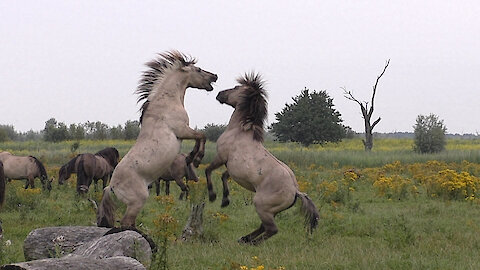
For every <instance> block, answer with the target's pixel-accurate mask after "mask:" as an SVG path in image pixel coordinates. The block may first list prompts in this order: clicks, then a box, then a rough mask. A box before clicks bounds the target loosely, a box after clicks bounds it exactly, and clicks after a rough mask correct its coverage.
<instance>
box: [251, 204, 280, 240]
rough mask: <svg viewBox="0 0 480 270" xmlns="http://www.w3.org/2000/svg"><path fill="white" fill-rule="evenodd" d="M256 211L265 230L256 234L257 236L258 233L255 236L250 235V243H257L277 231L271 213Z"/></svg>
mask: <svg viewBox="0 0 480 270" xmlns="http://www.w3.org/2000/svg"><path fill="white" fill-rule="evenodd" d="M257 213H258V216H259V217H260V219H261V220H262V227H263V228H265V232H264V233H263V234H262V235H260V234H257V236H258V235H260V236H258V237H257V238H255V237H252V238H251V241H250V244H252V245H258V244H260V243H262V242H263V241H265V240H267V239H268V238H270V237H272V236H274V235H275V234H277V232H278V228H277V225H275V220H274V215H273V214H272V213H269V212H260V211H258V210H257Z"/></svg>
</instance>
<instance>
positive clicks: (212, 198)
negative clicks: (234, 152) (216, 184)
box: [205, 156, 225, 202]
mask: <svg viewBox="0 0 480 270" xmlns="http://www.w3.org/2000/svg"><path fill="white" fill-rule="evenodd" d="M223 164H225V162H224V161H223V160H221V159H220V157H218V156H216V157H215V159H214V160H213V161H212V163H210V165H208V167H207V168H206V169H205V176H206V177H207V189H208V199H209V200H210V201H211V202H213V201H215V199H217V194H215V191H213V184H212V171H213V170H215V169H217V168H219V167H220V166H222V165H223Z"/></svg>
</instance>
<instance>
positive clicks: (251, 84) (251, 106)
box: [237, 72, 267, 142]
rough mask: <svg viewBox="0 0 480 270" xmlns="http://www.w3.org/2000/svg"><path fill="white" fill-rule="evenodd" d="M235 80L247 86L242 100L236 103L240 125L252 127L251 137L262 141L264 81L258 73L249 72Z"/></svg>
mask: <svg viewBox="0 0 480 270" xmlns="http://www.w3.org/2000/svg"><path fill="white" fill-rule="evenodd" d="M237 82H238V83H239V84H241V85H242V86H247V87H248V88H247V90H245V93H244V95H243V99H242V101H241V102H240V103H239V104H238V105H237V108H238V110H239V112H240V114H241V118H242V126H243V127H244V128H245V129H247V130H250V129H253V139H254V140H256V141H260V142H263V135H264V129H263V126H264V124H265V118H266V117H267V93H266V91H265V89H264V84H265V81H264V80H263V79H262V76H261V75H260V74H258V73H257V74H255V73H253V72H251V73H246V74H245V75H244V76H243V77H240V78H238V79H237Z"/></svg>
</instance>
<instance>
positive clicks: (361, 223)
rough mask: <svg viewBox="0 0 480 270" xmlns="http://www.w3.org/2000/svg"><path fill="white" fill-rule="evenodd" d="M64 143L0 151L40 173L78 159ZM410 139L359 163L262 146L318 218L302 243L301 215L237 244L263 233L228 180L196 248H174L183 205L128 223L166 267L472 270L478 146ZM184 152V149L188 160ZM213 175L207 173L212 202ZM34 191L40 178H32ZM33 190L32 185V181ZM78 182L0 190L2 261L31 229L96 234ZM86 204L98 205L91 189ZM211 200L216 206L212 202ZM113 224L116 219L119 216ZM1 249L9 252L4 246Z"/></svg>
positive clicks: (85, 145)
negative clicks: (161, 251) (417, 145)
mask: <svg viewBox="0 0 480 270" xmlns="http://www.w3.org/2000/svg"><path fill="white" fill-rule="evenodd" d="M72 144H73V142H64V143H58V144H53V143H45V142H25V143H15V142H9V143H0V150H6V151H11V152H13V153H15V154H21V155H34V156H36V157H37V158H39V159H40V160H41V161H42V162H44V164H45V166H46V167H47V171H48V173H49V175H55V176H56V175H57V174H58V169H59V167H60V166H61V165H62V164H63V163H65V162H66V161H68V159H69V158H71V157H72V156H74V155H75V153H72V151H71V145H72ZM132 144H133V142H131V141H127V142H125V141H102V142H92V141H81V142H80V147H79V149H77V151H76V152H78V153H81V152H96V151H98V150H100V149H102V148H103V147H106V146H114V147H117V149H118V150H119V152H120V154H121V155H122V156H123V155H124V154H125V153H126V152H127V151H128V149H129V148H130V147H131V145H132ZM412 144H413V141H412V140H408V139H401V140H393V139H381V140H376V141H375V145H374V151H373V152H372V153H365V152H364V151H363V145H362V143H361V141H360V140H358V139H353V140H346V141H344V142H342V143H339V144H328V145H325V146H324V147H320V146H312V147H309V148H304V147H301V146H299V145H297V144H280V143H276V142H267V143H266V145H267V148H268V149H269V150H270V151H271V152H272V153H273V154H274V155H276V156H277V157H278V158H280V159H281V160H283V161H284V162H286V163H287V164H288V165H289V166H290V167H291V168H292V169H293V170H294V172H295V174H296V176H297V179H298V181H299V186H300V189H301V190H302V191H304V192H307V193H308V194H309V196H310V197H311V198H312V199H313V201H314V202H315V204H316V205H317V207H318V209H319V211H320V216H321V219H320V222H319V227H318V229H317V230H316V231H315V232H314V234H313V235H308V234H307V233H306V230H305V229H304V227H303V218H302V216H301V214H300V211H299V206H298V205H296V206H295V207H293V208H291V209H289V210H287V211H285V212H282V213H280V214H279V215H277V217H276V221H277V225H278V227H279V233H278V234H277V235H276V236H274V237H272V238H271V239H269V240H268V241H267V242H265V243H264V244H262V245H260V246H245V245H240V244H238V243H237V242H236V240H237V239H238V238H239V237H241V236H243V235H245V234H247V233H249V232H251V231H252V230H254V229H256V228H257V226H258V225H259V224H260V220H259V219H258V217H257V215H256V213H255V209H254V207H253V205H252V202H251V199H252V194H251V193H249V192H247V191H245V190H244V189H242V188H241V187H239V186H238V185H236V184H235V183H233V182H231V183H230V187H231V204H230V206H228V207H226V208H220V199H217V201H215V202H214V203H210V202H207V203H206V207H205V212H204V229H205V235H204V237H203V239H202V240H198V241H196V242H194V243H183V242H181V241H176V237H178V236H179V235H181V232H182V229H183V226H184V225H185V223H186V220H187V217H188V215H189V213H190V207H191V203H192V202H191V201H179V200H177V199H176V198H177V197H178V195H179V192H180V189H179V188H177V187H176V186H175V185H172V187H171V190H172V191H173V198H175V199H173V198H172V197H166V196H159V197H156V196H154V194H153V191H152V192H151V196H150V198H149V200H148V202H147V204H146V206H145V208H144V210H143V211H142V212H141V214H140V215H139V217H138V219H137V224H138V227H139V228H141V229H142V230H145V231H147V232H149V233H150V234H151V235H157V234H158V233H159V232H166V233H167V235H168V242H167V243H168V244H167V245H166V246H165V247H166V249H167V254H168V257H167V258H168V260H167V265H168V266H169V269H248V270H251V269H258V270H261V269H479V268H480V261H478V260H477V259H476V258H477V257H476V256H477V255H478V252H479V249H480V244H479V243H480V234H479V232H480V200H479V199H477V195H478V196H480V194H478V191H477V189H478V190H480V178H479V177H480V165H478V163H480V162H479V161H480V151H479V150H480V141H477V140H449V141H448V143H447V150H446V151H445V152H443V153H440V154H435V155H421V154H415V153H413V152H412ZM192 146H193V145H192V144H191V143H185V144H184V149H185V151H188V149H190V148H191V147H192ZM214 154H215V145H214V144H213V143H209V144H208V145H207V153H206V155H205V159H204V163H208V162H210V161H211V160H212V158H213V156H214ZM204 168H205V165H201V167H200V168H199V169H197V173H198V174H199V175H200V176H202V180H201V181H200V182H199V184H192V185H190V187H191V194H192V196H191V197H192V200H194V201H196V202H198V201H201V200H202V199H205V197H206V196H205V195H206V188H205V186H204V185H205V184H204V179H203V178H204V177H203V175H204V172H203V170H204ZM221 172H222V171H221V170H218V171H216V172H214V174H213V176H214V179H213V181H214V184H215V190H216V191H217V193H221V181H220V174H221ZM37 181H38V180H37ZM37 183H38V182H37ZM74 186H75V178H74V177H73V178H72V179H70V180H69V184H68V185H64V186H59V185H58V184H57V183H54V185H53V190H52V191H51V192H50V193H44V192H41V190H39V189H34V190H23V188H22V187H23V183H21V182H20V181H13V182H11V183H8V184H7V199H6V203H5V205H4V207H3V208H2V209H1V210H0V219H1V220H2V221H3V229H4V239H3V243H2V244H1V245H0V263H9V262H18V261H23V260H24V257H23V249H22V248H23V247H22V244H23V240H24V239H25V237H26V236H27V234H28V233H29V232H30V231H31V230H32V229H34V228H39V227H46V226H63V225H94V224H95V212H94V209H93V207H92V204H91V203H90V202H89V201H87V200H86V198H84V197H79V196H77V195H76V194H75V188H74ZM88 196H89V197H91V198H93V199H95V200H97V201H98V200H100V198H101V192H100V191H98V192H94V191H93V189H91V191H90V193H89V194H88ZM220 196H221V194H218V196H217V197H220ZM117 214H118V216H119V217H120V216H121V214H122V209H119V211H118V213H117ZM6 240H10V242H11V245H5V241H6Z"/></svg>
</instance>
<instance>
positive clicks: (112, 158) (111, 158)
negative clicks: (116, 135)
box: [95, 147, 119, 167]
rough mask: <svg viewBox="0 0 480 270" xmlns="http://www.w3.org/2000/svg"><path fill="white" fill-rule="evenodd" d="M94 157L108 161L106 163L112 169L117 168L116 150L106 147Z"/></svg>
mask: <svg viewBox="0 0 480 270" xmlns="http://www.w3.org/2000/svg"><path fill="white" fill-rule="evenodd" d="M95 155H96V156H101V157H103V158H104V159H106V160H107V161H108V163H110V165H112V167H115V166H117V162H118V157H119V154H118V150H117V149H116V148H114V147H107V148H105V149H103V150H100V151H98V152H97V153H95Z"/></svg>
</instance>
